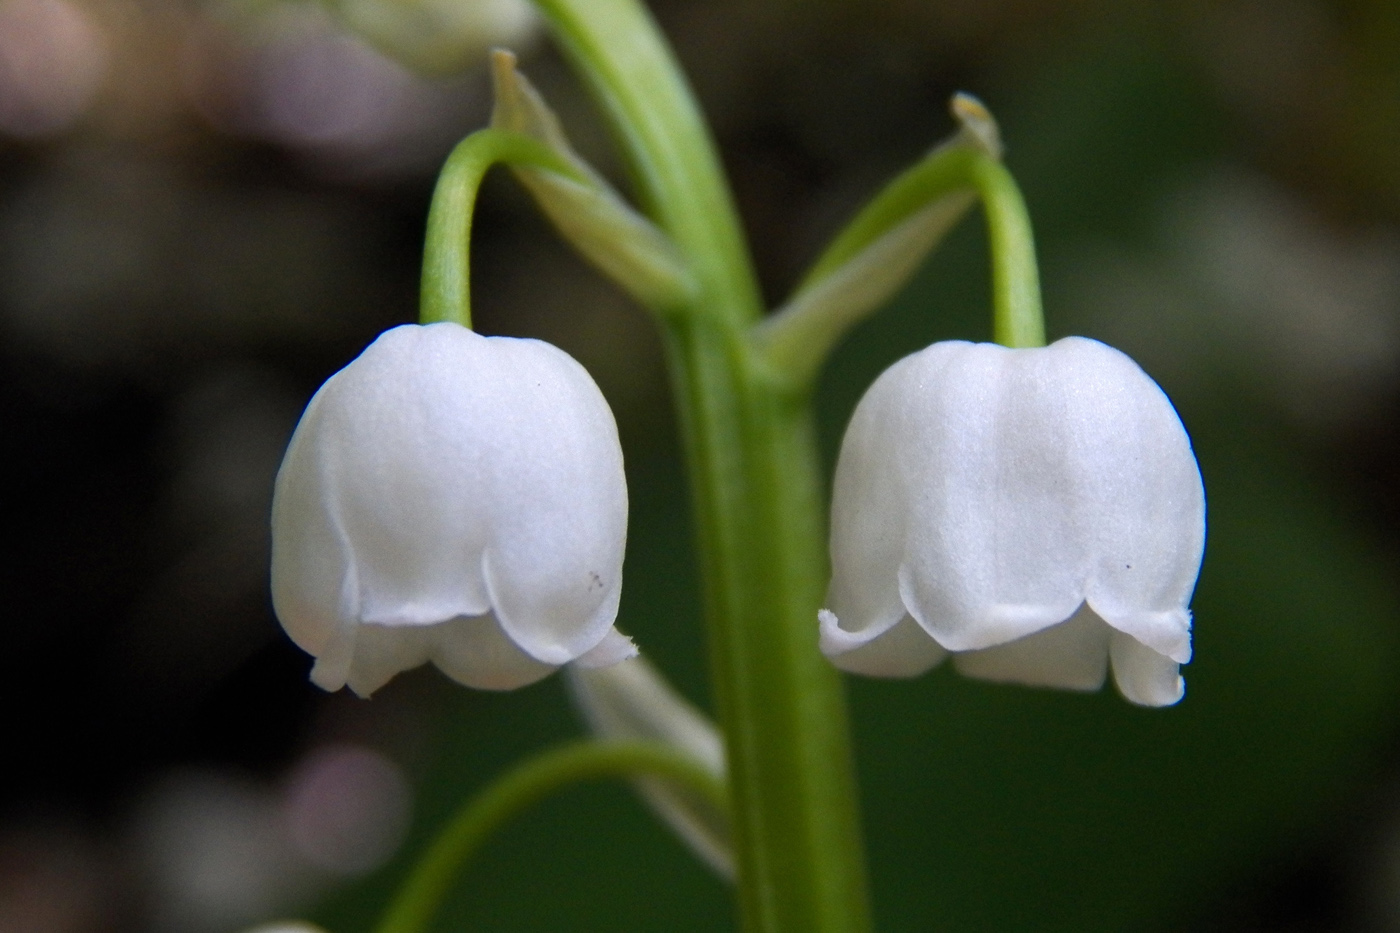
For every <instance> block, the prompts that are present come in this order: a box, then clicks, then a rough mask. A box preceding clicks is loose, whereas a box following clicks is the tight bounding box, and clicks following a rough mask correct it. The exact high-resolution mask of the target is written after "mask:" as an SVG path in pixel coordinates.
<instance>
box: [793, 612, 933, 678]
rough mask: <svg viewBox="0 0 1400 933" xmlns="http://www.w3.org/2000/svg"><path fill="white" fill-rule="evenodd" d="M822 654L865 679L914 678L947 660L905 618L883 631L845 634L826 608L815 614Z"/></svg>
mask: <svg viewBox="0 0 1400 933" xmlns="http://www.w3.org/2000/svg"><path fill="white" fill-rule="evenodd" d="M817 621H818V623H820V625H821V643H820V647H821V650H822V653H823V654H825V655H826V656H827V658H829V659H830V660H831V663H832V664H835V665H836V666H837V667H839V668H840V669H841V670H843V671H847V672H849V673H851V674H863V675H865V676H867V677H917V676H918V675H920V674H922V673H923V672H924V671H927V670H928V669H930V668H932V667H935V666H936V665H937V664H938V663H939V662H940V661H942V660H943V659H944V658H945V657H947V655H948V652H947V651H945V650H943V648H942V646H940V645H939V644H938V642H936V641H934V640H933V639H932V638H930V637H929V635H928V633H927V632H925V631H924V630H923V629H922V628H920V627H919V623H917V622H915V621H914V620H913V619H912V618H910V617H909V616H907V615H906V616H905V617H904V618H903V619H901V620H900V621H899V622H897V623H896V624H894V625H893V626H890V627H889V628H887V629H883V630H879V629H874V630H871V631H868V632H848V631H846V630H845V629H843V628H841V624H840V620H839V619H837V617H836V614H835V613H834V612H832V611H831V610H829V609H822V610H821V611H820V612H818V613H817Z"/></svg>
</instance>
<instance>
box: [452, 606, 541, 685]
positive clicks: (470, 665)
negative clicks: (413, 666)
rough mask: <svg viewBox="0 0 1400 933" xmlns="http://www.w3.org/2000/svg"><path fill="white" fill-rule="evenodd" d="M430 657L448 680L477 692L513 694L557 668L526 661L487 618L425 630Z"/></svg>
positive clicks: (493, 618)
mask: <svg viewBox="0 0 1400 933" xmlns="http://www.w3.org/2000/svg"><path fill="white" fill-rule="evenodd" d="M427 631H428V632H429V633H431V636H432V645H431V648H430V655H429V656H430V657H431V658H432V662H433V663H434V664H436V665H437V666H438V669H439V670H441V671H442V672H443V673H444V674H446V675H447V676H448V677H451V678H452V679H453V680H455V681H457V683H459V684H463V685H464V686H468V687H475V688H476V689H478V690H514V689H516V688H517V687H524V686H526V685H527V684H532V683H534V682H535V681H537V680H542V679H543V678H545V677H548V676H549V675H550V674H551V673H553V671H554V670H555V668H556V666H557V665H554V664H545V663H543V662H541V661H537V660H535V659H534V658H532V657H530V656H529V655H528V654H526V653H525V652H524V651H521V650H520V648H519V647H518V646H517V645H516V644H515V642H513V641H511V640H510V638H508V637H507V636H506V634H505V632H503V631H501V626H500V623H499V622H497V621H496V619H495V617H494V616H492V615H490V614H489V613H488V614H487V615H482V616H474V617H459V618H456V619H453V620H451V621H450V622H444V623H442V624H441V625H435V626H433V627H432V628H431V629H428V630H427Z"/></svg>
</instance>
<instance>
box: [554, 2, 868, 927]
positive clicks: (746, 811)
mask: <svg viewBox="0 0 1400 933" xmlns="http://www.w3.org/2000/svg"><path fill="white" fill-rule="evenodd" d="M537 3H538V4H539V6H540V7H541V9H543V10H544V12H545V13H546V15H547V16H548V17H549V18H550V19H551V20H552V21H553V25H554V27H555V30H556V32H557V33H558V35H559V37H560V39H561V40H562V43H563V45H564V48H565V50H566V52H568V53H569V54H570V56H571V57H572V58H573V60H574V62H575V64H576V66H577V67H578V68H579V70H580V72H581V73H582V74H583V75H584V77H585V79H586V80H587V82H588V83H589V84H590V85H591V87H592V90H593V91H594V93H595V95H596V96H597V98H598V99H599V100H600V101H601V103H602V106H603V109H604V112H605V113H606V114H607V115H608V117H609V118H610V119H611V120H612V122H613V124H614V129H615V131H616V133H617V136H618V138H619V139H620V141H621V143H622V146H623V148H624V150H625V151H626V153H627V156H628V158H629V160H630V162H631V164H632V166H633V169H634V172H635V174H636V177H637V182H638V187H639V189H640V195H641V197H642V200H643V202H644V203H645V204H646V205H647V207H648V209H649V212H650V213H651V215H652V216H653V219H654V220H655V221H656V222H657V223H658V225H659V226H661V227H662V228H663V229H664V230H665V231H666V232H667V233H668V234H669V235H670V237H671V239H672V240H673V242H674V243H675V244H676V246H677V248H678V249H680V251H681V252H682V254H683V255H684V256H685V258H686V260H687V263H688V267H689V268H690V269H691V271H692V273H693V274H694V276H695V284H696V294H695V297H694V300H693V302H692V303H691V304H690V306H689V307H686V308H681V309H677V312H676V313H674V314H671V315H667V316H666V318H665V320H664V321H663V330H664V333H665V337H666V345H667V349H668V355H669V360H670V363H671V372H672V380H673V386H674V389H675V395H676V404H677V407H678V409H679V414H680V421H681V426H682V433H683V437H684V441H685V447H686V452H687V456H688V459H689V465H690V474H691V486H692V490H693V495H694V504H695V510H696V517H697V527H698V536H699V548H700V554H701V561H702V571H703V573H702V580H703V585H704V590H705V608H706V619H707V624H708V627H709V635H710V644H711V659H712V668H713V675H714V682H715V695H716V699H717V701H718V706H719V718H720V721H721V725H722V726H723V728H724V732H725V742H726V755H727V759H728V763H729V768H730V776H731V777H730V794H731V800H732V809H733V814H734V833H735V855H736V860H737V867H738V892H739V907H740V915H741V920H742V923H743V927H744V929H745V930H746V931H749V933H864V931H867V930H868V929H869V928H870V918H869V908H868V905H867V900H866V890H865V874H864V861H863V854H862V845H861V839H860V832H859V819H858V816H857V794H856V787H855V780H854V773H853V766H852V761H851V751H850V744H849V731H848V727H847V717H846V709H845V698H844V694H843V692H842V686H841V682H840V679H839V677H838V676H837V674H836V672H835V671H834V669H833V668H832V667H831V666H830V664H828V663H827V661H826V659H825V658H823V657H822V656H821V654H820V652H819V651H818V649H817V636H816V613H817V609H818V608H819V607H820V605H821V599H822V596H823V591H824V589H825V586H826V580H827V570H826V554H825V530H824V527H823V525H824V521H823V514H824V511H823V509H824V506H823V502H824V498H825V497H824V494H823V491H822V482H821V476H820V470H819V467H818V462H817V454H816V444H815V441H814V438H813V430H812V422H811V404H810V400H809V398H808V396H807V395H806V394H805V393H802V394H799V393H792V392H790V391H789V390H788V389H787V388H785V387H784V385H783V384H781V383H779V382H777V381H775V380H773V379H772V378H771V372H770V370H768V369H767V367H766V366H765V365H764V361H763V358H762V355H761V353H760V351H759V349H758V345H757V343H756V342H755V340H754V338H753V336H752V332H751V325H752V324H753V322H754V321H756V320H758V318H759V316H760V313H761V304H760V301H759V296H758V289H757V287H756V284H755V279H754V276H753V270H752V267H751V265H750V263H749V259H748V254H747V250H746V249H745V247H744V243H743V238H742V235H741V233H740V230H739V224H738V221H737V218H736V216H735V213H734V209H733V205H732V203H731V198H730V196H729V194H728V189H727V186H726V185H725V182H724V179H723V176H722V175H721V172H720V167H719V160H718V158H717V156H716V155H715V151H714V148H713V145H712V143H711V141H710V139H709V137H708V134H707V133H706V130H705V126H704V122H703V121H702V120H701V118H700V115H699V112H698V110H697V108H696V106H695V103H694V101H693V99H692V98H691V95H690V93H689V91H688V89H687V88H686V86H685V83H684V81H683V79H682V77H681V75H680V70H679V68H678V67H677V65H676V63H675V61H674V59H673V57H672V55H671V53H670V51H669V49H668V48H667V47H666V45H665V42H664V40H663V39H662V38H661V36H660V34H659V32H658V31H657V30H656V27H655V24H654V23H653V22H652V21H651V19H650V17H649V16H648V15H647V13H646V11H645V9H644V8H643V7H642V6H641V5H640V4H639V3H638V2H636V0H537Z"/></svg>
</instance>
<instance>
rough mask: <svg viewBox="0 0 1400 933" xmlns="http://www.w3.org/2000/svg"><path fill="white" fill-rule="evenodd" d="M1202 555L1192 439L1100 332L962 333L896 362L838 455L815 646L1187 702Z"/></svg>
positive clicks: (917, 666) (1201, 506) (897, 663)
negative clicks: (1033, 344)
mask: <svg viewBox="0 0 1400 933" xmlns="http://www.w3.org/2000/svg"><path fill="white" fill-rule="evenodd" d="M1204 546H1205V493H1204V490H1203V489H1202V486H1201V475H1200V470H1199V469H1198V468H1197V466H1196V459H1195V456H1194V455H1193V454H1192V452H1191V442H1190V440H1189V438H1188V437H1187V436H1186V431H1185V429H1184V428H1183V427H1182V425H1181V421H1180V419H1179V418H1178V417H1177V415H1176V411H1175V410H1174V409H1173V408H1172V405H1171V402H1169V401H1168V400H1167V397H1166V395H1165V394H1164V393H1163V392H1162V390H1161V389H1160V388H1159V387H1158V386H1157V384H1156V383H1155V382H1153V381H1152V380H1151V378H1149V377H1148V376H1147V374H1146V373H1144V372H1143V371H1142V370H1141V369H1140V368H1139V367H1138V365H1137V364H1136V363H1134V362H1133V361H1132V360H1131V359H1129V358H1128V357H1127V356H1125V355H1124V354H1122V353H1120V352H1119V351H1117V350H1114V349H1113V348H1111V347H1108V346H1105V345H1104V344H1101V343H1099V342H1097V341H1095V340H1088V339H1085V338H1082V337H1069V338H1066V339H1064V340H1060V341H1058V342H1057V343H1055V344H1053V345H1051V346H1049V347H1042V348H1038V349H1019V350H1013V349H1007V348H1006V347H1002V346H998V345H995V344H971V343H966V342H963V341H950V342H946V343H937V344H934V345H933V346H931V347H928V348H927V349H925V350H922V351H920V352H918V353H915V354H913V355H912V356H908V357H905V358H904V359H903V360H900V361H899V362H898V363H896V364H895V365H894V366H892V367H890V368H889V369H888V370H887V371H886V372H885V373H884V374H883V375H881V376H880V378H879V379H878V380H876V382H875V384H874V385H873V386H871V387H870V390H869V392H867V393H866V395H865V398H863V399H862V400H861V402H860V405H859V406H858V407H857V408H856V411H855V414H854V416H853V417H852V418H851V424H850V427H849V428H848V429H847V431H846V437H845V440H844V441H843V443H842V445H841V456H840V460H839V461H838V463H837V467H836V478H835V490H834V498H833V503H832V517H831V561H832V573H833V577H832V581H831V589H830V591H829V593H828V595H827V609H824V610H823V611H822V612H821V614H820V622H821V647H822V650H823V651H824V652H825V653H826V654H827V656H828V657H830V658H831V659H832V661H833V662H834V663H835V664H836V665H837V666H839V667H841V668H843V669H845V670H848V671H853V672H856V673H861V674H871V675H876V676H887V677H902V676H903V677H907V676H913V675H915V674H918V673H921V672H923V671H925V670H927V669H928V668H930V667H932V666H934V665H935V664H937V663H939V662H940V661H941V660H942V659H943V658H944V656H945V655H947V654H949V653H952V654H953V655H954V663H955V664H956V666H957V667H958V669H959V670H960V671H961V672H962V673H964V674H966V675H969V676H972V677H980V678H984V679H987V680H995V681H1005V682H1014V683H1023V684H1031V685H1039V686H1051V687H1063V688H1068V689H1073V690H1096V689H1098V688H1099V687H1100V686H1102V684H1103V682H1104V679H1105V677H1106V675H1107V670H1108V667H1109V664H1110V661H1111V663H1112V667H1113V674H1114V679H1115V680H1116V682H1117V684H1118V688H1119V690H1120V691H1121V692H1122V693H1123V695H1124V696H1125V697H1127V698H1128V699H1129V700H1131V701H1132V702H1134V703H1139V704H1143V705H1147V706H1165V705H1169V704H1172V703H1175V702H1176V701H1177V700H1179V699H1181V696H1182V694H1183V691H1184V689H1185V688H1184V683H1183V681H1182V678H1181V676H1180V672H1179V666H1180V665H1181V664H1183V663H1185V662H1186V661H1188V660H1190V658H1191V614H1190V612H1189V611H1188V609H1187V603H1188V602H1189V601H1190V598H1191V592H1192V590H1193V589H1194V588H1195V584H1196V575H1197V572H1198V571H1199V569H1200V564H1201V555H1202V551H1203V549H1204Z"/></svg>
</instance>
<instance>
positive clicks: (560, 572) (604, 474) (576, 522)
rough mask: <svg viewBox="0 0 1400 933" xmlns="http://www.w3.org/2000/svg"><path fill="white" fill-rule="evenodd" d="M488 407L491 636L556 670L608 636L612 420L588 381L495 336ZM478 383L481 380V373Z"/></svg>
mask: <svg viewBox="0 0 1400 933" xmlns="http://www.w3.org/2000/svg"><path fill="white" fill-rule="evenodd" d="M494 349H495V352H494V353H493V355H492V358H491V366H492V370H493V371H492V372H491V373H490V374H489V375H490V377H491V385H492V392H493V394H494V395H496V396H497V397H496V398H493V399H490V400H488V404H490V403H494V404H493V405H492V407H493V409H494V410H495V411H497V412H508V413H509V414H508V416H507V415H505V414H499V415H497V417H499V418H501V419H502V420H503V421H504V422H505V423H502V424H499V425H497V426H496V427H495V430H494V431H493V432H492V434H491V436H492V438H493V445H494V449H493V450H492V451H491V458H490V459H491V463H492V464H493V469H492V470H491V471H490V473H489V477H488V482H489V493H488V492H486V491H483V499H484V503H485V506H484V507H485V508H487V509H488V510H489V515H488V518H487V521H488V523H489V527H490V537H491V544H490V546H489V547H488V548H487V549H486V551H485V553H484V554H483V556H482V560H481V570H482V575H483V577H484V579H485V581H486V588H487V592H488V593H489V594H490V597H491V605H492V608H493V609H494V611H495V613H496V618H497V619H499V620H500V623H501V627H502V628H503V629H504V630H505V632H506V634H507V635H509V636H510V638H511V640H512V641H514V642H515V643H516V644H517V645H519V646H520V647H521V648H522V649H524V650H525V651H526V652H527V653H529V654H530V655H532V656H533V657H535V658H536V659H538V660H540V661H544V662H545V663H547V664H554V665H560V664H565V663H567V662H569V661H572V660H574V659H575V658H577V657H578V656H580V655H582V654H583V653H584V652H586V651H589V650H591V649H592V648H594V647H595V646H596V645H598V643H599V642H601V641H602V640H603V638H604V636H605V635H606V634H607V633H608V630H609V629H610V628H611V627H612V623H613V620H614V619H616V618H617V607H618V602H619V599H620V598H621V588H622V556H623V550H624V546H625V545H626V541H627V484H626V478H625V476H624V474H623V470H622V450H621V447H620V446H619V444H618V441H617V428H616V425H615V423H614V422H613V417H612V412H611V411H610V410H609V409H608V406H607V403H606V402H605V401H604V400H603V396H602V394H601V393H600V392H599V391H598V387H597V386H596V385H595V384H594V383H593V380H592V378H590V377H589V375H588V372H587V371H586V370H585V369H584V368H583V367H582V366H580V365H579V364H578V363H576V362H574V360H573V359H572V358H571V357H569V355H568V354H566V353H564V352H563V351H562V350H558V349H556V348H554V347H552V346H550V345H549V344H546V343H542V342H540V341H536V340H509V339H507V338H496V346H495V348H494ZM483 375H486V374H483Z"/></svg>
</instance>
